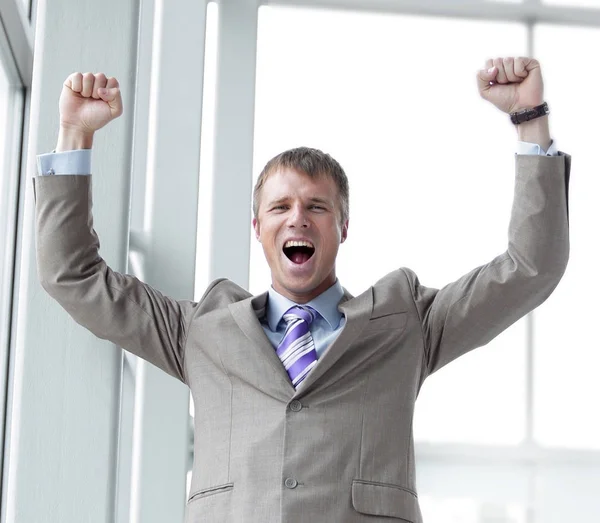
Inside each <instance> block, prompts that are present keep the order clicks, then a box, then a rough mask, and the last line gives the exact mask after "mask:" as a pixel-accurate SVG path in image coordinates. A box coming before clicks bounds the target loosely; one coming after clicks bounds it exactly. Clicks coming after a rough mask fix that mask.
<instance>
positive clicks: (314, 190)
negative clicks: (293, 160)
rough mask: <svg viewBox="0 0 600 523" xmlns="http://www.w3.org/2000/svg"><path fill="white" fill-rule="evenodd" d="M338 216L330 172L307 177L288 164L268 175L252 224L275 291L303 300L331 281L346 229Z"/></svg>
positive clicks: (329, 284) (346, 225)
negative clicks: (256, 216) (285, 167)
mask: <svg viewBox="0 0 600 523" xmlns="http://www.w3.org/2000/svg"><path fill="white" fill-rule="evenodd" d="M340 216H341V208H340V203H339V199H338V189H337V187H336V185H335V182H334V181H333V179H331V178H330V177H327V176H319V177H316V178H311V177H310V176H308V175H306V174H303V173H300V172H298V171H295V170H293V169H280V170H278V171H275V172H273V173H272V174H270V175H269V177H268V178H267V180H266V182H265V184H264V185H263V187H262V192H261V196H260V205H259V209H258V219H256V218H255V219H254V220H252V225H253V226H254V231H255V233H256V238H257V239H258V241H259V242H261V243H262V246H263V250H264V252H265V257H266V258H267V263H268V264H269V267H270V268H271V280H272V282H273V288H274V289H275V290H276V291H277V292H278V293H280V294H282V295H283V296H286V297H287V298H289V299H290V300H292V301H294V302H296V303H306V302H308V301H310V300H311V299H313V298H315V297H316V296H318V295H319V294H321V293H322V292H323V291H325V290H327V289H328V288H329V287H331V285H333V284H334V283H335V279H336V276H335V258H336V256H337V253H338V248H339V246H340V243H341V242H343V241H344V240H345V239H346V236H347V234H348V222H347V221H346V222H345V223H344V224H343V226H342V224H341V223H340Z"/></svg>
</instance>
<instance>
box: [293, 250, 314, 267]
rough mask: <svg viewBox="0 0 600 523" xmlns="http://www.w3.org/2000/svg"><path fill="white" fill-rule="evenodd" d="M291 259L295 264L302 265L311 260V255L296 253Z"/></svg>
mask: <svg viewBox="0 0 600 523" xmlns="http://www.w3.org/2000/svg"><path fill="white" fill-rule="evenodd" d="M290 258H291V260H292V261H293V262H294V263H299V264H300V263H304V262H306V261H308V259H309V258H310V254H308V253H307V252H301V251H296V252H294V253H292V255H291V257H290Z"/></svg>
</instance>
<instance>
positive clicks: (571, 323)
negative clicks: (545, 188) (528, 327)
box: [534, 26, 600, 449]
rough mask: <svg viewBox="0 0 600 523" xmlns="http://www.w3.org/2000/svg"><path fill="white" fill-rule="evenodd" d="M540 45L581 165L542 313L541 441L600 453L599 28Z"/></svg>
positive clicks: (547, 38) (555, 110) (562, 142)
mask: <svg viewBox="0 0 600 523" xmlns="http://www.w3.org/2000/svg"><path fill="white" fill-rule="evenodd" d="M535 42H536V49H537V50H538V51H537V54H538V56H539V58H540V61H541V63H542V67H543V70H544V78H545V85H546V99H547V100H548V104H549V105H550V110H551V111H552V115H551V117H550V118H551V120H552V124H551V125H552V131H553V134H554V135H555V136H556V138H557V144H558V146H559V148H560V149H561V150H563V151H566V152H568V153H570V154H572V155H573V159H574V162H573V166H574V171H573V175H572V177H571V184H570V189H569V200H570V204H569V218H570V240H571V253H570V260H569V265H568V268H567V272H566V274H565V276H564V277H563V279H562V281H561V282H560V284H559V286H558V287H557V289H556V291H555V292H554V294H553V295H552V296H551V298H550V299H549V300H548V301H547V302H546V303H544V304H543V305H542V306H541V307H540V308H539V309H538V311H536V313H535V314H536V319H535V333H534V340H535V347H536V348H535V367H536V372H535V402H536V415H535V437H536V438H537V440H538V441H539V442H540V443H542V444H544V445H556V446H565V447H582V448H585V447H587V448H594V449H600V415H599V414H598V412H599V410H598V399H599V398H600V380H598V368H599V367H600V350H598V349H599V348H600V344H599V343H598V336H597V325H598V313H599V308H598V305H597V302H596V300H595V296H597V295H598V293H599V292H600V280H598V278H597V273H598V259H599V257H600V243H599V242H598V224H600V207H599V206H598V201H597V196H598V194H600V178H599V177H598V159H597V147H598V136H597V133H596V132H593V129H594V124H593V122H595V121H597V120H598V119H599V118H600V107H599V106H598V104H595V103H593V101H592V103H586V100H584V98H586V97H585V89H588V88H589V87H590V86H595V85H598V83H599V82H600V71H598V69H597V68H595V67H593V66H591V65H590V64H593V63H595V60H596V50H597V49H599V48H600V30H598V29H581V28H577V29H575V28H569V27H554V26H540V27H538V28H537V29H536V32H535ZM577 93H579V94H577ZM574 96H583V98H582V100H581V105H580V106H577V104H575V105H574V102H573V99H574ZM591 99H593V95H592V97H591Z"/></svg>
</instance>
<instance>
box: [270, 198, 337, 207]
mask: <svg viewBox="0 0 600 523" xmlns="http://www.w3.org/2000/svg"><path fill="white" fill-rule="evenodd" d="M290 199H291V197H290V196H282V197H281V198H277V199H276V200H273V201H271V202H269V205H278V204H280V203H284V202H286V201H288V200H290ZM308 200H309V201H310V202H312V203H322V204H324V205H331V202H330V201H329V200H326V199H325V198H320V197H318V196H312V197H311V198H309V199H308Z"/></svg>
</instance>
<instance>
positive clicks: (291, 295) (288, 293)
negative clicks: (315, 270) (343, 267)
mask: <svg viewBox="0 0 600 523" xmlns="http://www.w3.org/2000/svg"><path fill="white" fill-rule="evenodd" d="M335 282H336V277H335V273H333V274H332V275H330V277H328V278H326V279H325V280H323V281H322V282H321V283H320V284H319V285H317V286H316V287H315V288H314V289H310V290H308V291H306V292H304V291H298V290H296V289H288V288H286V287H283V286H281V285H279V283H278V282H273V283H272V285H273V288H274V289H275V290H276V291H277V292H278V293H279V294H281V295H282V296H285V297H286V298H287V299H288V300H290V301H293V302H294V303H297V304H299V305H303V304H305V303H308V302H309V301H311V300H314V299H315V298H316V297H317V296H319V295H321V294H323V293H324V292H325V291H326V290H327V289H329V288H330V287H331V286H332V285H333V284H334V283H335Z"/></svg>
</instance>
